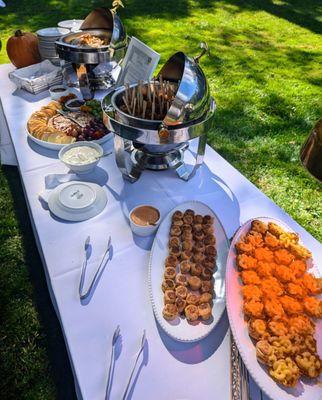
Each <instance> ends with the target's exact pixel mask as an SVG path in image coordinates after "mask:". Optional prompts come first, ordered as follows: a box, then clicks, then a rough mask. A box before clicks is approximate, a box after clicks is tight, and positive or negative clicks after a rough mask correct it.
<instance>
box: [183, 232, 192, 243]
mask: <svg viewBox="0 0 322 400" xmlns="http://www.w3.org/2000/svg"><path fill="white" fill-rule="evenodd" d="M181 238H182V241H185V240H189V241H192V239H193V235H192V232H189V231H184V232H183V233H182V236H181Z"/></svg>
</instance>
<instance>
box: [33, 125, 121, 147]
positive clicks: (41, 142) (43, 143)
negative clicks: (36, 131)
mask: <svg viewBox="0 0 322 400" xmlns="http://www.w3.org/2000/svg"><path fill="white" fill-rule="evenodd" d="M27 135H28V137H29V138H30V140H32V141H33V142H35V143H37V144H38V145H39V146H41V147H44V148H46V149H49V150H58V151H59V150H60V149H62V148H63V147H64V146H66V144H64V143H52V142H46V141H45V140H40V139H37V138H36V137H35V136H32V135H31V134H30V133H29V131H28V129H27ZM113 137H114V135H113V133H112V132H109V133H108V134H106V135H105V136H103V137H102V138H100V139H98V140H91V142H94V143H98V144H104V143H106V142H108V141H109V140H111V139H112V138H113Z"/></svg>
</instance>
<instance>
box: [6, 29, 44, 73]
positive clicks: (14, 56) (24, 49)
mask: <svg viewBox="0 0 322 400" xmlns="http://www.w3.org/2000/svg"><path fill="white" fill-rule="evenodd" d="M7 54H8V57H9V59H10V61H11V62H12V64H13V65H14V66H15V67H17V68H23V67H28V65H32V64H36V63H38V62H40V61H41V58H40V54H39V50H38V38H37V36H36V35H34V34H33V33H31V32H22V31H21V30H20V29H18V30H17V31H16V32H15V34H14V35H13V36H11V37H10V38H9V39H8V42H7Z"/></svg>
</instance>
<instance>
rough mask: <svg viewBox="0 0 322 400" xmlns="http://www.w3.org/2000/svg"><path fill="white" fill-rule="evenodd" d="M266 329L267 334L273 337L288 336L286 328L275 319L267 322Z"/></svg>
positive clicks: (281, 322)
mask: <svg viewBox="0 0 322 400" xmlns="http://www.w3.org/2000/svg"><path fill="white" fill-rule="evenodd" d="M267 327H268V331H269V333H270V334H272V335H274V336H286V335H287V334H288V327H287V325H286V322H284V321H283V320H279V319H275V320H272V321H269V323H268V324H267Z"/></svg>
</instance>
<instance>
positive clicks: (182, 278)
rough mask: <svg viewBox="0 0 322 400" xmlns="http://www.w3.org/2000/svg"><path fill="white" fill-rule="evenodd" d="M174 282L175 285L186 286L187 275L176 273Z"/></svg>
mask: <svg viewBox="0 0 322 400" xmlns="http://www.w3.org/2000/svg"><path fill="white" fill-rule="evenodd" d="M175 282H176V284H177V285H183V286H187V285H188V280H187V276H186V275H184V274H181V273H179V274H177V276H176V278H175Z"/></svg>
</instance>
